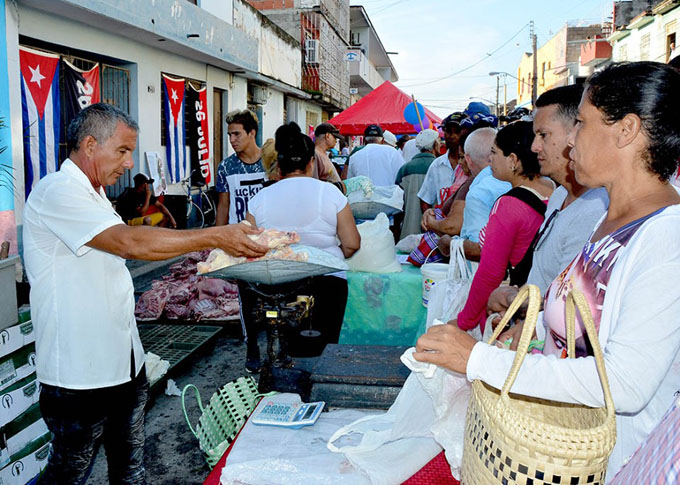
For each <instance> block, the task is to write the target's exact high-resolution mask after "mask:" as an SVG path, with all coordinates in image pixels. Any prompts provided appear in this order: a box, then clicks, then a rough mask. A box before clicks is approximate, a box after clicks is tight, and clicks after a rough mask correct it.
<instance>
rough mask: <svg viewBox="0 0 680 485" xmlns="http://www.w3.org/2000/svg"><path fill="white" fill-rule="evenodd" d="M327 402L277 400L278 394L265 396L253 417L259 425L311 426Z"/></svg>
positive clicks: (294, 427) (253, 421)
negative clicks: (284, 401) (285, 401)
mask: <svg viewBox="0 0 680 485" xmlns="http://www.w3.org/2000/svg"><path fill="white" fill-rule="evenodd" d="M324 405H325V403H324V402H323V401H319V402H311V403H302V402H301V403H283V402H277V401H276V396H272V397H271V398H265V401H263V402H262V403H261V404H260V406H259V407H258V409H257V411H255V414H253V417H252V419H251V421H252V423H253V424H256V425H258V426H282V427H284V428H293V429H298V428H302V427H303V426H311V425H313V424H314V423H316V420H317V419H319V415H320V414H321V411H323V408H324Z"/></svg>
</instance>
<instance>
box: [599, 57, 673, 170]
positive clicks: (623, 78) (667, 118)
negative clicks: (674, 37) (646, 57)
mask: <svg viewBox="0 0 680 485" xmlns="http://www.w3.org/2000/svg"><path fill="white" fill-rule="evenodd" d="M586 93H587V94H586V96H587V97H588V100H589V101H590V103H591V104H592V105H593V106H595V107H596V108H597V109H598V110H600V112H601V113H602V115H603V117H604V120H605V122H606V123H615V122H617V121H619V120H621V119H623V118H624V116H626V115H627V114H634V115H637V116H638V117H639V118H640V119H641V120H642V129H643V131H644V133H645V134H646V135H647V139H648V143H647V152H646V153H645V154H643V158H644V161H645V163H646V165H647V169H648V170H649V171H650V172H652V173H654V174H656V175H658V176H659V178H660V179H661V180H668V179H669V178H670V176H671V175H672V174H673V173H674V172H675V170H677V168H678V158H679V157H680V117H678V106H680V73H679V72H678V71H677V70H675V69H673V68H672V67H669V66H668V65H666V64H661V63H659V62H625V63H616V64H611V65H609V66H607V67H605V68H604V69H603V70H601V71H598V72H596V73H594V74H593V75H592V76H590V78H588V80H587V81H586Z"/></svg>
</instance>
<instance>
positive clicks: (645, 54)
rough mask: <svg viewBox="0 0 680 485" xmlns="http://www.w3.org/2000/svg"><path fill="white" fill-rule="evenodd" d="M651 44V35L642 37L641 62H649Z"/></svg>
mask: <svg viewBox="0 0 680 485" xmlns="http://www.w3.org/2000/svg"><path fill="white" fill-rule="evenodd" d="M649 43H650V35H649V34H645V35H643V36H642V37H640V60H641V61H648V60H649Z"/></svg>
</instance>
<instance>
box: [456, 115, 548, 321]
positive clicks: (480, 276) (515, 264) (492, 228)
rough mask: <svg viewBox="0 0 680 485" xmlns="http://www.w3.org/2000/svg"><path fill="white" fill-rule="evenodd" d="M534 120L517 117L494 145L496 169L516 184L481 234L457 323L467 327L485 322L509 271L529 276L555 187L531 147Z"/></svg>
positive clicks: (517, 279)
mask: <svg viewBox="0 0 680 485" xmlns="http://www.w3.org/2000/svg"><path fill="white" fill-rule="evenodd" d="M533 140H534V132H533V123H531V122H530V121H516V122H514V123H511V124H509V125H507V126H506V127H504V128H502V129H501V130H500V131H499V132H498V134H497V135H496V141H495V143H494V146H493V147H492V149H491V171H492V173H493V176H494V177H496V178H497V179H499V180H503V181H506V182H510V184H511V185H512V190H510V191H509V192H507V193H506V194H504V195H502V196H501V197H499V198H498V200H497V201H496V203H495V204H494V207H493V209H492V210H491V215H490V217H489V222H487V224H486V226H485V227H484V228H483V229H482V231H481V232H480V235H479V244H480V247H481V258H480V262H479V268H478V269H477V273H476V274H475V277H474V279H473V280H472V287H471V288H470V294H469V296H468V299H467V302H466V303H465V307H464V308H463V310H462V311H461V312H460V313H459V314H458V318H457V323H458V326H459V327H460V328H461V329H463V330H470V329H473V328H475V327H476V326H477V325H482V332H483V331H484V328H483V325H484V321H485V318H486V302H487V300H488V299H489V295H490V294H491V292H492V291H493V290H495V289H496V288H498V286H499V285H500V284H501V282H502V281H503V280H504V279H505V275H506V271H508V270H509V271H510V280H511V283H512V284H516V285H518V286H521V285H523V284H524V283H525V282H526V279H527V276H528V274H529V269H530V268H531V256H532V255H533V251H531V243H532V241H533V239H534V237H535V236H536V233H537V232H538V229H539V228H540V227H541V223H542V222H543V216H544V214H545V208H546V205H547V202H548V198H549V197H550V195H551V194H552V192H553V189H554V188H555V186H554V184H553V182H552V181H550V180H549V179H545V178H543V177H541V176H540V173H539V171H540V166H539V164H538V160H537V159H536V154H535V153H533V152H532V151H531V144H532V142H533Z"/></svg>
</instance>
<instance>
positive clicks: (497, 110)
mask: <svg viewBox="0 0 680 485" xmlns="http://www.w3.org/2000/svg"><path fill="white" fill-rule="evenodd" d="M499 89H500V76H496V116H500V110H499V109H498V90H499Z"/></svg>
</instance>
